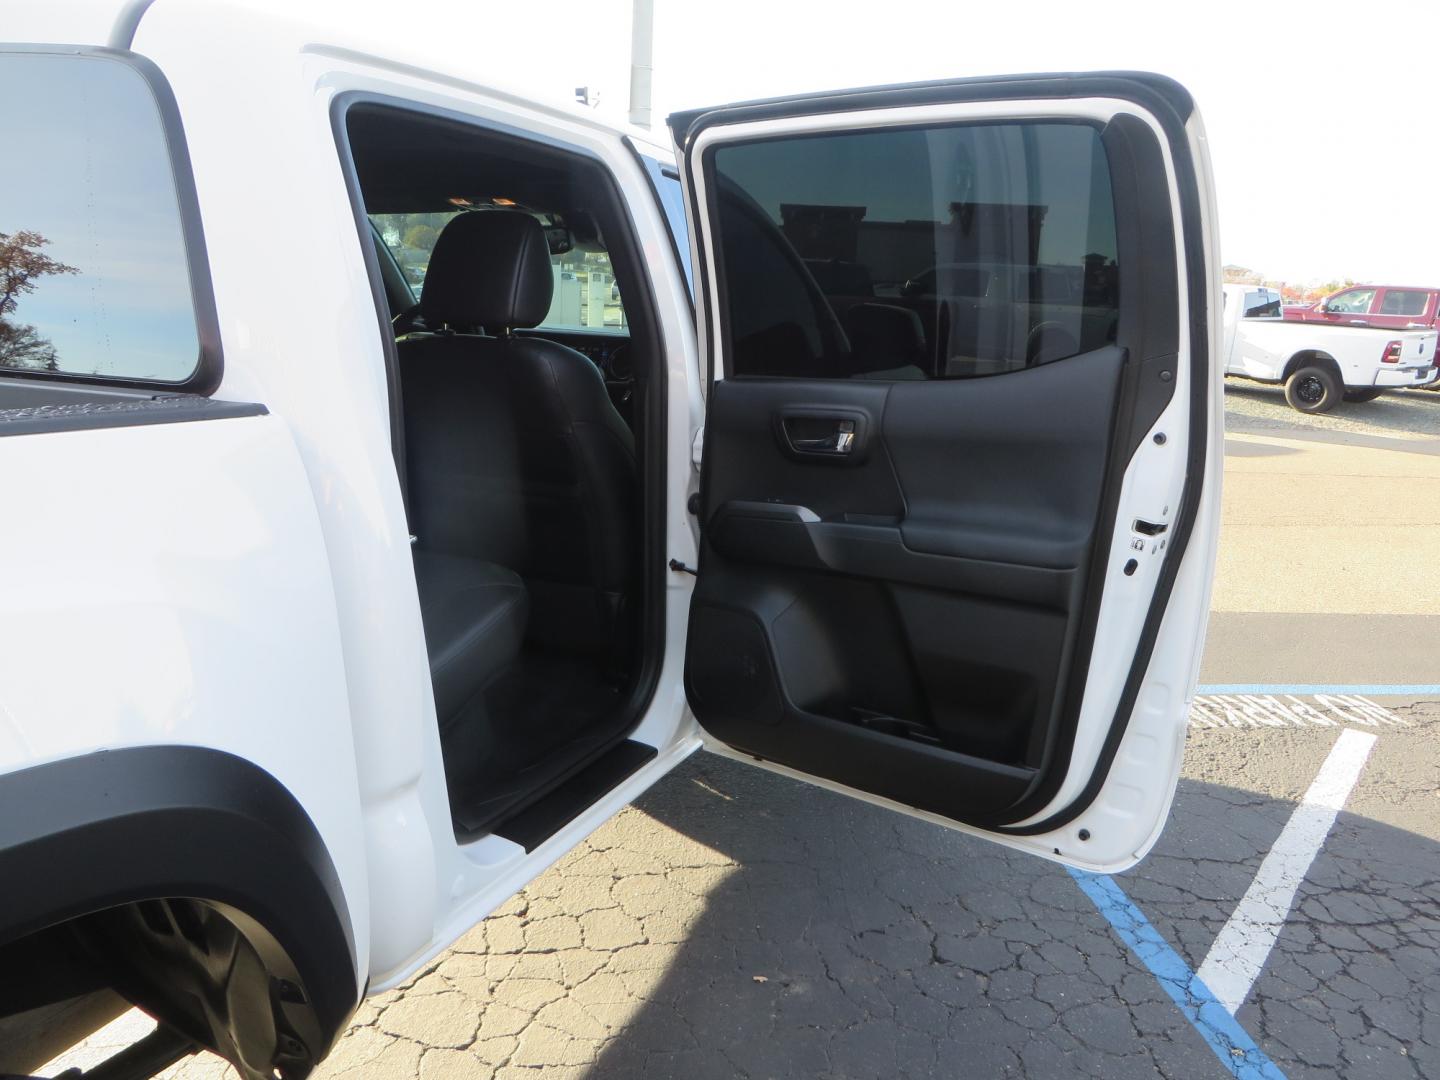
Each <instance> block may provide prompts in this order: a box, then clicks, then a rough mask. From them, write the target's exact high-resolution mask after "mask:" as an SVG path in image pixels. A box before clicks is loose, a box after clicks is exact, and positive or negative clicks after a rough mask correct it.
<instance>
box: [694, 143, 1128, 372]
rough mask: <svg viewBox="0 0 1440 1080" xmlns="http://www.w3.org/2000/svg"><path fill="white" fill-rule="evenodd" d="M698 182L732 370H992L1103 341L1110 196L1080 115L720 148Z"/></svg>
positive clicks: (1111, 264)
mask: <svg viewBox="0 0 1440 1080" xmlns="http://www.w3.org/2000/svg"><path fill="white" fill-rule="evenodd" d="M711 184H712V187H713V189H714V193H713V195H712V202H713V203H714V205H715V207H716V216H717V225H718V229H717V233H718V239H719V244H718V246H719V258H720V265H721V268H722V269H721V274H722V278H723V285H724V297H725V307H726V312H725V314H726V316H727V331H726V337H725V340H726V343H727V350H728V364H729V371H730V373H731V374H738V375H782V376H805V377H821V378H878V379H906V378H911V379H913V378H947V377H949V378H955V377H965V376H972V375H989V374H995V373H998V372H1005V371H1013V370H1018V369H1021V368H1025V367H1031V366H1034V365H1036V364H1044V363H1049V362H1051V361H1054V360H1060V359H1063V358H1065V357H1067V356H1073V355H1075V354H1076V353H1080V352H1084V351H1087V350H1090V349H1094V348H1097V347H1099V346H1101V345H1104V344H1105V343H1106V342H1109V341H1113V340H1114V336H1115V328H1116V317H1117V311H1118V301H1119V296H1118V278H1117V265H1116V240H1115V211H1114V201H1113V199H1112V196H1111V191H1110V174H1109V169H1108V166H1107V163H1106V159H1105V153H1104V150H1103V148H1102V146H1101V143H1100V139H1099V135H1098V133H1097V132H1096V130H1095V129H1094V128H1092V127H1089V126H1087V125H1080V124H1062V123H1034V124H985V125H966V126H953V125H952V126H946V127H935V128H925V129H904V130H899V129H897V130H889V131H884V130H882V131H864V132H853V133H844V134H836V135H821V136H806V137H796V138H786V139H774V140H767V141H764V142H755V143H743V144H737V145H732V146H722V147H720V148H718V149H717V150H716V151H715V152H714V157H713V170H712V174H711Z"/></svg>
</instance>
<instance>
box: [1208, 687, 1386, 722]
mask: <svg viewBox="0 0 1440 1080" xmlns="http://www.w3.org/2000/svg"><path fill="white" fill-rule="evenodd" d="M1264 689H1266V690H1267V691H1268V692H1266V693H1248V692H1244V693H1242V692H1238V690H1237V688H1232V687H1209V686H1206V687H1201V688H1200V692H1199V693H1198V694H1197V695H1196V697H1195V699H1194V701H1192V702H1191V704H1190V715H1189V724H1190V727H1192V728H1195V729H1197V730H1204V729H1207V728H1229V729H1236V728H1250V729H1255V728H1297V727H1298V728H1335V727H1352V728H1370V729H1379V728H1387V727H1392V728H1405V727H1410V726H1412V725H1411V723H1410V721H1409V720H1406V719H1405V718H1404V717H1403V716H1400V715H1398V714H1397V713H1395V712H1393V711H1391V710H1390V709H1387V708H1386V707H1385V706H1383V705H1381V704H1379V703H1378V702H1375V701H1372V700H1371V699H1370V698H1368V697H1366V696H1365V695H1364V694H1359V693H1327V692H1324V691H1322V690H1321V689H1320V688H1316V687H1309V688H1304V689H1305V690H1306V693H1304V694H1297V693H1289V692H1288V689H1289V688H1274V687H1267V688H1264ZM1296 689H1301V688H1296ZM1325 689H1329V690H1334V689H1338V688H1336V687H1330V688H1325ZM1367 689H1368V688H1367ZM1307 697H1308V699H1309V700H1306V698H1307Z"/></svg>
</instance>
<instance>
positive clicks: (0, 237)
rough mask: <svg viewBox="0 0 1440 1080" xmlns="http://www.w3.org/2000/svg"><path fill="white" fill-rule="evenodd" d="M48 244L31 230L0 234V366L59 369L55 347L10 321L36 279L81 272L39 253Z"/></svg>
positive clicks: (36, 333)
mask: <svg viewBox="0 0 1440 1080" xmlns="http://www.w3.org/2000/svg"><path fill="white" fill-rule="evenodd" d="M48 243H50V241H49V240H47V239H45V237H43V236H41V235H40V234H39V233H38V232H34V231H33V230H30V229H21V230H20V231H18V232H14V233H0V366H3V367H12V368H28V369H30V370H44V371H55V370H57V369H58V367H59V359H58V357H57V356H56V354H55V346H54V345H52V344H51V343H50V341H49V340H48V339H47V338H43V337H41V336H40V334H39V333H38V332H37V331H36V329H35V327H33V326H26V325H24V324H21V323H17V322H15V321H14V320H12V319H10V318H9V316H10V315H12V314H13V313H14V311H15V309H16V308H17V307H18V306H19V304H20V297H22V296H25V295H27V294H29V293H32V292H34V291H35V282H36V279H38V278H42V277H46V276H48V275H54V274H78V273H79V272H80V271H79V270H77V269H76V268H75V267H73V266H67V265H66V264H65V263H62V262H60V261H58V260H56V259H52V258H50V256H48V255H46V254H45V253H44V252H43V251H41V250H40V249H41V248H43V247H44V246H45V245H46V244H48Z"/></svg>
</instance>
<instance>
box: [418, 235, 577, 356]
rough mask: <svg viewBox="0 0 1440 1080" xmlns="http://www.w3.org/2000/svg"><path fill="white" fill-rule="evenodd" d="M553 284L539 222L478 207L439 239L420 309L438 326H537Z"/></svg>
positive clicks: (498, 328)
mask: <svg viewBox="0 0 1440 1080" xmlns="http://www.w3.org/2000/svg"><path fill="white" fill-rule="evenodd" d="M554 288H555V279H554V276H553V273H552V271H551V268H550V246H549V244H548V243H546V240H545V230H544V229H542V228H541V227H540V222H538V221H536V220H535V219H534V218H533V217H531V216H530V215H529V214H525V213H521V212H520V211H518V210H473V211H470V212H468V213H464V214H458V215H456V216H455V217H453V218H451V219H450V221H449V223H448V224H447V225H446V226H445V228H444V229H443V230H442V231H441V233H440V238H439V239H438V240H436V241H435V249H434V250H433V251H432V252H431V253H430V265H429V267H428V268H427V269H426V271H425V286H424V288H423V289H422V290H421V292H420V313H421V314H422V315H423V316H424V317H425V322H426V323H427V324H428V325H429V326H431V327H436V328H438V327H439V326H441V325H442V324H444V325H449V326H455V327H465V328H470V327H476V326H483V327H485V329H486V330H489V331H490V332H492V333H494V332H498V331H503V330H510V329H513V328H514V327H517V326H536V325H538V324H539V323H540V322H542V321H543V320H544V318H545V315H546V313H547V312H549V310H550V296H551V293H552V292H553V291H554Z"/></svg>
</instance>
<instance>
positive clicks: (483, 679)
mask: <svg viewBox="0 0 1440 1080" xmlns="http://www.w3.org/2000/svg"><path fill="white" fill-rule="evenodd" d="M414 555H415V585H416V588H417V589H418V591H419V594H420V618H421V620H422V621H423V622H424V624H425V646H426V650H427V652H428V653H429V655H430V677H431V680H432V681H433V683H434V685H435V711H436V713H437V714H438V716H439V718H440V722H441V724H442V725H443V724H444V723H445V722H446V720H447V719H448V718H450V717H453V716H454V715H455V714H457V713H458V712H460V710H461V709H462V708H463V706H464V705H465V703H466V702H467V701H469V700H470V699H471V698H473V697H474V696H475V695H476V694H477V693H479V692H480V691H481V690H482V689H484V688H485V686H486V685H488V684H489V683H490V682H491V680H493V679H494V678H495V676H497V675H498V674H500V673H501V672H502V671H504V670H505V669H506V668H508V667H509V666H510V665H511V664H512V663H513V662H514V661H515V658H516V657H517V656H518V655H519V654H520V643H521V642H522V641H523V640H524V637H525V623H526V620H527V618H528V616H529V610H530V603H529V598H528V596H527V595H526V591H525V584H524V582H522V581H521V580H520V576H519V575H518V574H516V573H514V572H513V571H510V570H507V569H505V567H503V566H497V565H495V564H494V563H488V562H483V561H481V560H479V559H470V558H465V557H463V556H459V555H445V554H441V553H438V552H433V551H418V550H417V551H416V552H414Z"/></svg>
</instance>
